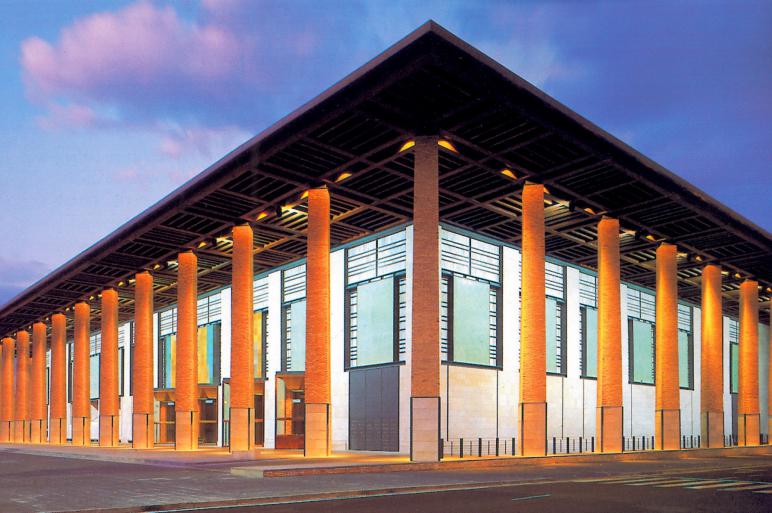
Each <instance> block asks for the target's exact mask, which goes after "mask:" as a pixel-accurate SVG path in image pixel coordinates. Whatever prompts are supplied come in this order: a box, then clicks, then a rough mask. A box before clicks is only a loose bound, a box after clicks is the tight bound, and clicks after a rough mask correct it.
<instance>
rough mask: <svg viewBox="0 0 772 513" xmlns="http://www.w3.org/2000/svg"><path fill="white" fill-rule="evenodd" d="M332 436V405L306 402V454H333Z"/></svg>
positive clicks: (315, 455) (316, 455)
mask: <svg viewBox="0 0 772 513" xmlns="http://www.w3.org/2000/svg"><path fill="white" fill-rule="evenodd" d="M231 420H232V419H231ZM330 438H331V433H330V405H329V404H328V403H306V433H305V443H304V445H303V447H304V454H305V456H306V457H309V458H324V457H327V456H329V455H330V454H332V447H331V446H332V443H331V440H330Z"/></svg>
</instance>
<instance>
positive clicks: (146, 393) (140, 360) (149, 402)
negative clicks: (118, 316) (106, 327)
mask: <svg viewBox="0 0 772 513" xmlns="http://www.w3.org/2000/svg"><path fill="white" fill-rule="evenodd" d="M135 278H136V280H135V289H134V357H133V359H132V362H131V365H132V379H133V381H132V383H133V384H134V389H133V394H132V395H133V397H134V399H133V401H134V403H133V413H132V427H133V433H132V447H134V448H135V449H152V448H153V446H154V440H153V437H154V433H155V425H154V423H155V419H154V405H153V276H152V275H151V274H150V273H149V272H147V271H144V272H141V273H137V275H136V277H135ZM164 428H165V426H164V427H162V430H163V429H164Z"/></svg>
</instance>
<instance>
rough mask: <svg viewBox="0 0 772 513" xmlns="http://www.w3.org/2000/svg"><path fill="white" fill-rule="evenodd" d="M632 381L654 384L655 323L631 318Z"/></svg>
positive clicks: (629, 321)
mask: <svg viewBox="0 0 772 513" xmlns="http://www.w3.org/2000/svg"><path fill="white" fill-rule="evenodd" d="M628 332H629V334H630V337H629V338H630V382H631V383H636V384H642V385H653V384H654V358H655V352H654V351H655V347H654V324H653V323H651V322H649V321H643V320H640V319H633V318H630V319H629V320H628Z"/></svg>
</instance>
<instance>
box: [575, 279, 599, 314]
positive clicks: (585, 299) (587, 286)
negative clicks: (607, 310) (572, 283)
mask: <svg viewBox="0 0 772 513" xmlns="http://www.w3.org/2000/svg"><path fill="white" fill-rule="evenodd" d="M579 304H581V305H585V306H591V307H596V306H597V305H598V278H597V277H595V276H593V275H591V274H587V273H581V272H580V273H579Z"/></svg>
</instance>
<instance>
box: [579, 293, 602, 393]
mask: <svg viewBox="0 0 772 513" xmlns="http://www.w3.org/2000/svg"><path fill="white" fill-rule="evenodd" d="M581 315H582V320H581V322H582V326H581V330H582V377H583V378H596V379H597V377H598V310H596V309H595V308H591V307H589V306H582V307H581Z"/></svg>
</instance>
